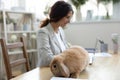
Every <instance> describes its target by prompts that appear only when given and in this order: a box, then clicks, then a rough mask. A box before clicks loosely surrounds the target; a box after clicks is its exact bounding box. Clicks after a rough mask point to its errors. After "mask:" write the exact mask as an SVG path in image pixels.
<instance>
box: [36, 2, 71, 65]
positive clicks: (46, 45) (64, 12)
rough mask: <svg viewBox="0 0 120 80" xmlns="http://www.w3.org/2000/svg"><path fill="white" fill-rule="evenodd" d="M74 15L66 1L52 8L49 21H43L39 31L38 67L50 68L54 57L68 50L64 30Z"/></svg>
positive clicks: (57, 3)
mask: <svg viewBox="0 0 120 80" xmlns="http://www.w3.org/2000/svg"><path fill="white" fill-rule="evenodd" d="M72 15H73V9H72V7H71V5H70V4H68V3H67V2H65V1H57V2H56V3H55V4H54V5H53V6H52V7H51V11H50V14H49V19H46V20H45V21H43V23H42V24H41V26H40V27H41V28H40V30H39V31H38V36H37V45H38V53H39V60H38V64H37V66H39V67H45V66H49V64H50V62H51V60H52V58H53V57H54V55H57V54H60V53H61V52H62V51H64V50H65V49H67V48H68V45H67V42H66V40H65V36H64V32H63V29H62V28H64V27H65V26H66V24H67V23H69V22H70V19H71V17H72Z"/></svg>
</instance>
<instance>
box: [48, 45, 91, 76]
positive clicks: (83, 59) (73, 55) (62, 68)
mask: <svg viewBox="0 0 120 80" xmlns="http://www.w3.org/2000/svg"><path fill="white" fill-rule="evenodd" d="M88 62H89V56H88V52H87V51H86V50H85V49H84V48H82V47H80V46H74V47H71V48H69V49H67V50H65V51H64V52H62V53H61V54H59V55H55V56H54V58H53V60H52V61H51V63H50V69H51V72H52V73H53V74H54V75H55V76H57V77H71V78H77V77H78V76H79V75H80V72H81V71H83V70H84V69H85V68H86V67H87V65H88Z"/></svg>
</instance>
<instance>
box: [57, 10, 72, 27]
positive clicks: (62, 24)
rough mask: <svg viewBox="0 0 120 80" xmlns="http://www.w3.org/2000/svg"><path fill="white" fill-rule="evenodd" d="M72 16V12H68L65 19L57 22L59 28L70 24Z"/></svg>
mask: <svg viewBox="0 0 120 80" xmlns="http://www.w3.org/2000/svg"><path fill="white" fill-rule="evenodd" d="M72 15H73V12H72V11H70V12H68V14H67V15H66V16H65V17H63V18H62V19H61V20H60V21H58V23H59V25H60V26H61V27H64V26H66V24H67V23H69V22H70V19H71V17H72Z"/></svg>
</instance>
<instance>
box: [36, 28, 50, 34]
mask: <svg viewBox="0 0 120 80" xmlns="http://www.w3.org/2000/svg"><path fill="white" fill-rule="evenodd" d="M41 32H43V33H48V30H47V28H46V27H43V28H40V29H39V30H38V33H41Z"/></svg>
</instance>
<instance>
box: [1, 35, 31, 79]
mask: <svg viewBox="0 0 120 80" xmlns="http://www.w3.org/2000/svg"><path fill="white" fill-rule="evenodd" d="M0 43H1V48H2V53H3V59H4V64H5V69H6V74H7V79H8V80H9V79H11V78H13V77H15V76H13V74H12V73H13V72H12V68H14V67H16V66H18V65H21V64H25V68H26V71H29V70H30V64H29V60H28V54H27V51H26V47H25V41H24V37H20V42H15V43H10V44H6V42H5V39H3V38H2V39H0ZM16 48H21V50H22V52H23V58H22V59H18V60H14V61H10V57H9V54H8V53H9V49H16Z"/></svg>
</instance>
